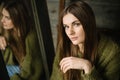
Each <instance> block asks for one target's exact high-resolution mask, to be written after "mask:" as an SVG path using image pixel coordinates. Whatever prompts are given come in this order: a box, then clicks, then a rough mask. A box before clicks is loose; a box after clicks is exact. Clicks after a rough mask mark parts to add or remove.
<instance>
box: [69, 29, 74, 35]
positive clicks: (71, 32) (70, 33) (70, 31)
mask: <svg viewBox="0 0 120 80" xmlns="http://www.w3.org/2000/svg"><path fill="white" fill-rule="evenodd" d="M74 33H75V32H74V29H73V28H72V27H69V29H68V34H69V35H72V34H74Z"/></svg>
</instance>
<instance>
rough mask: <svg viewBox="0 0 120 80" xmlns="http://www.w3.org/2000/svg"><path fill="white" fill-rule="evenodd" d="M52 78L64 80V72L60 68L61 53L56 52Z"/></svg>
mask: <svg viewBox="0 0 120 80" xmlns="http://www.w3.org/2000/svg"><path fill="white" fill-rule="evenodd" d="M50 80H63V75H62V72H61V70H60V68H59V54H58V53H56V56H55V59H54V63H53V71H52V75H51V78H50Z"/></svg>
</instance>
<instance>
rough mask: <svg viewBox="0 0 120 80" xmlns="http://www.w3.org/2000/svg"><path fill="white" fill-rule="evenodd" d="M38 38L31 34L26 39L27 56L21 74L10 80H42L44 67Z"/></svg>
mask: <svg viewBox="0 0 120 80" xmlns="http://www.w3.org/2000/svg"><path fill="white" fill-rule="evenodd" d="M39 49H40V48H39V45H38V41H37V36H36V35H34V34H30V35H29V36H28V37H27V38H26V56H25V58H24V61H23V63H22V64H21V71H20V74H15V75H14V76H12V77H11V78H10V80H40V76H41V75H42V73H43V71H42V70H43V65H42V61H41V57H40V50H39Z"/></svg>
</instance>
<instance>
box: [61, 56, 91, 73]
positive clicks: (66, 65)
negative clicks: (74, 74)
mask: <svg viewBox="0 0 120 80" xmlns="http://www.w3.org/2000/svg"><path fill="white" fill-rule="evenodd" d="M60 69H61V70H62V71H63V73H66V72H67V71H68V70H70V69H80V70H84V72H85V74H87V73H89V72H90V71H91V69H92V64H91V63H90V61H88V60H86V59H83V58H77V57H66V58H63V59H62V60H61V61H60Z"/></svg>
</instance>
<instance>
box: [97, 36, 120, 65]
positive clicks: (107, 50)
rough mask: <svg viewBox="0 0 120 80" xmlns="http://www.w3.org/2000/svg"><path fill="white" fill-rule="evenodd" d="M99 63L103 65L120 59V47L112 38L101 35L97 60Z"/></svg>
mask: <svg viewBox="0 0 120 80" xmlns="http://www.w3.org/2000/svg"><path fill="white" fill-rule="evenodd" d="M98 57H99V62H103V64H106V63H108V62H109V61H111V60H112V59H114V58H116V59H117V58H120V47H119V45H118V44H117V43H116V42H115V41H114V40H112V39H111V38H110V37H108V36H106V35H103V34H100V40H99V43H98V50H97V58H98Z"/></svg>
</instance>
